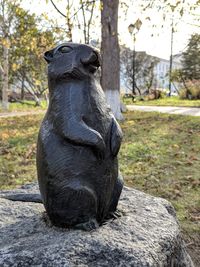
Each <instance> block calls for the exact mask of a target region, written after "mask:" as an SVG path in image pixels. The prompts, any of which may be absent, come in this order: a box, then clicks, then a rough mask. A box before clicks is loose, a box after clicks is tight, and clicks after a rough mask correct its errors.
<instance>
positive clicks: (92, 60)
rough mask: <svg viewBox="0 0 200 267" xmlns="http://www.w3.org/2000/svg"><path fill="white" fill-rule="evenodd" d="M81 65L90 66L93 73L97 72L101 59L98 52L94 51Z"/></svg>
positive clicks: (82, 60)
mask: <svg viewBox="0 0 200 267" xmlns="http://www.w3.org/2000/svg"><path fill="white" fill-rule="evenodd" d="M81 63H82V64H83V65H84V66H86V67H87V66H88V67H89V68H90V69H91V72H94V71H96V70H97V68H98V67H99V66H100V58H99V54H98V52H95V51H92V52H91V53H90V55H89V56H88V57H86V58H82V59H81Z"/></svg>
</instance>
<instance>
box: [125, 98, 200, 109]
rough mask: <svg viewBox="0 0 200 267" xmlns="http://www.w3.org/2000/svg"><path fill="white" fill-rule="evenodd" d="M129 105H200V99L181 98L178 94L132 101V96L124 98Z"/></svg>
mask: <svg viewBox="0 0 200 267" xmlns="http://www.w3.org/2000/svg"><path fill="white" fill-rule="evenodd" d="M123 102H124V103H125V104H127V105H138V106H172V107H200V100H188V99H179V97H178V96H172V97H165V98H161V99H155V100H144V101H139V100H138V101H135V102H132V100H131V99H130V98H127V99H124V100H123Z"/></svg>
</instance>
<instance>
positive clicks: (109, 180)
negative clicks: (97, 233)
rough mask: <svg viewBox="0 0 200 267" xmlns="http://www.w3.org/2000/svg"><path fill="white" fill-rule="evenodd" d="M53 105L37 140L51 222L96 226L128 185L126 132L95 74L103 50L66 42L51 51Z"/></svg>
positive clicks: (41, 180) (43, 193)
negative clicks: (122, 158)
mask: <svg viewBox="0 0 200 267" xmlns="http://www.w3.org/2000/svg"><path fill="white" fill-rule="evenodd" d="M44 58H45V60H46V61H47V62H48V85H49V107H48V110H47V112H46V115H45V117H44V119H43V122H42V124H41V128H40V131H39V136H38V143H37V173H38V181H39V187H40V192H41V196H42V201H43V203H44V206H45V209H46V211H47V214H48V216H49V218H50V220H51V222H52V223H53V224H54V225H56V226H60V227H77V228H82V229H92V228H95V227H97V225H99V224H101V223H102V222H103V221H104V220H105V219H106V218H107V217H108V216H109V214H110V213H113V212H115V210H116V207H117V204H118V200H119V197H120V194H121V190H122V187H123V181H122V178H121V177H120V175H119V172H118V161H117V154H118V151H119V148H120V143H121V139H122V132H121V129H120V126H119V125H118V123H117V121H116V120H115V118H114V116H113V115H112V113H111V111H110V108H109V107H108V106H107V104H106V100H105V96H104V93H103V91H102V89H101V87H100V86H99V87H98V86H97V85H96V84H95V79H94V73H95V71H96V70H97V69H98V67H99V66H100V56H99V53H98V52H97V51H96V50H94V49H93V48H92V47H90V46H88V45H83V44H75V43H64V44H61V45H59V46H57V47H56V48H54V49H52V50H50V51H47V52H46V53H45V55H44Z"/></svg>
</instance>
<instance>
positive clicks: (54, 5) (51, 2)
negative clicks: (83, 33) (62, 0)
mask: <svg viewBox="0 0 200 267" xmlns="http://www.w3.org/2000/svg"><path fill="white" fill-rule="evenodd" d="M50 1H51V3H52V5H53V6H54V8H55V9H56V10H57V11H58V13H60V15H62V16H63V17H64V18H67V16H65V14H63V13H62V12H61V11H60V10H59V9H58V8H57V6H56V5H55V4H54V2H53V0H50Z"/></svg>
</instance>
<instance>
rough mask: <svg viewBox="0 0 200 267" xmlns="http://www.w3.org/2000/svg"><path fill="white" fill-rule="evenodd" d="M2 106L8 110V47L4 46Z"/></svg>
mask: <svg viewBox="0 0 200 267" xmlns="http://www.w3.org/2000/svg"><path fill="white" fill-rule="evenodd" d="M2 76H3V81H2V82H3V83H2V84H3V87H2V108H3V109H4V110H8V107H9V104H8V47H6V46H3V75H2Z"/></svg>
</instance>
